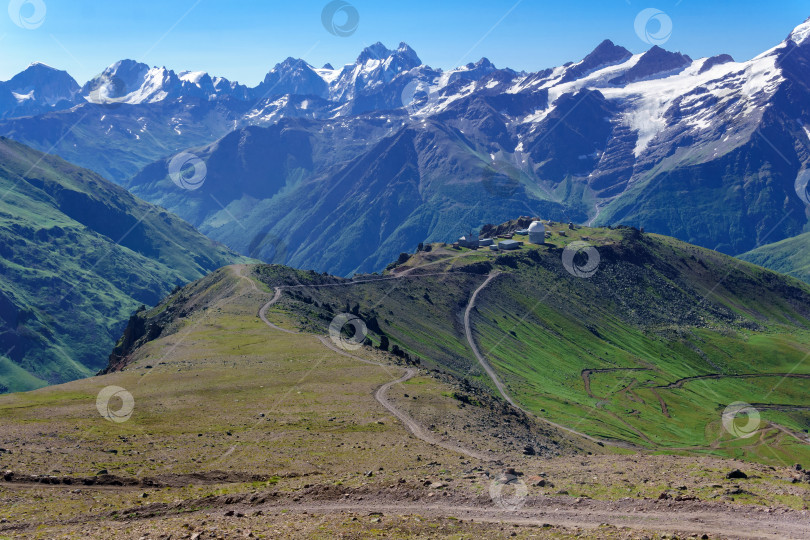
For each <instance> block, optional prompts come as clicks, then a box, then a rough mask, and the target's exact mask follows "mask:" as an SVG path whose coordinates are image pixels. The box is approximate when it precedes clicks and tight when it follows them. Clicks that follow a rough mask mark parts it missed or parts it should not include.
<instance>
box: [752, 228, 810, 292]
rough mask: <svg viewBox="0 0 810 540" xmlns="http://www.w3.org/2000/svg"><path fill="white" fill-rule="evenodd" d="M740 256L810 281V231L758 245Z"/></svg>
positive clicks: (807, 281)
mask: <svg viewBox="0 0 810 540" xmlns="http://www.w3.org/2000/svg"><path fill="white" fill-rule="evenodd" d="M738 258H740V259H742V260H744V261H748V262H752V263H754V264H758V265H759V266H763V267H765V268H769V269H771V270H774V271H776V272H781V273H783V274H787V275H789V276H793V277H795V278H799V279H801V280H802V281H804V282H806V283H810V233H804V234H800V235H798V236H794V237H793V238H786V239H785V240H780V241H779V242H774V243H773V244H767V245H764V246H761V247H758V248H756V249H753V250H751V251H749V252H747V253H743V254H742V255H738Z"/></svg>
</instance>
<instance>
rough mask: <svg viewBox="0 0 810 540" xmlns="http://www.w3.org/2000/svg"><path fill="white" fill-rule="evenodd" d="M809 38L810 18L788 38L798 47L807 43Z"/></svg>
mask: <svg viewBox="0 0 810 540" xmlns="http://www.w3.org/2000/svg"><path fill="white" fill-rule="evenodd" d="M808 37H810V18H808V19H807V20H805V21H804V22H803V23H802V24H800V25H799V26H797V27H796V28H794V29H793V31H792V32H791V33H790V35H789V36H788V40H790V41H792V42H793V43H795V44H796V45H802V44H803V43H805V42H806V41H807V38H808Z"/></svg>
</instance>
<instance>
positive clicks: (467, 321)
mask: <svg viewBox="0 0 810 540" xmlns="http://www.w3.org/2000/svg"><path fill="white" fill-rule="evenodd" d="M498 275H500V274H499V273H498V272H494V273H492V274H490V275H489V276H488V277H487V279H486V280H484V282H483V283H482V284H481V285H479V286H478V288H477V289H475V291H474V292H473V293H472V296H470V301H469V302H468V303H467V309H465V310H464V333H465V334H466V335H467V343H469V345H470V348H471V349H472V351H473V354H474V355H475V358H476V359H477V360H478V363H479V364H480V365H481V367H482V368H484V371H486V373H487V375H488V376H489V378H490V379H492V382H493V383H494V384H495V386H496V387H497V388H498V392H500V394H501V396H503V399H505V400H506V402H507V403H509V404H510V405H512V406H513V407H514V408H516V409H518V410H520V411H523V412H524V413H526V414H527V415H529V416H531V417H533V418H536V419H537V420H539V421H541V422H544V423H546V424H548V425H550V426H554V427H556V428H557V429H561V430H563V431H566V432H568V433H572V434H574V435H576V436H578V437H582V438H584V439H588V440H589V441H592V442H595V443H597V444H602V445H611V446H618V447H621V448H632V449H637V448H638V447H637V446H636V445H634V444H632V443H628V442H625V441H609V440H603V439H597V438H596V437H591V436H590V435H588V434H586V433H582V432H581V431H577V430H575V429H571V428H569V427H566V426H564V425H562V424H558V423H556V422H552V421H551V420H546V419H545V418H542V417H540V416H537V415H536V414H534V413H530V412H528V411H527V410H525V409H524V408H523V407H521V406H520V405H518V404H517V403H515V402H514V400H513V399H512V398H511V397H510V396H509V394H508V393H507V391H506V387H505V386H504V384H503V383H502V382H501V381H500V379H498V376H497V375H496V374H495V370H494V369H492V366H490V365H489V362H487V360H486V359H485V358H484V356H483V355H482V354H481V351H479V350H478V345H476V344H475V340H474V339H473V335H472V326H471V325H470V313H472V310H473V308H474V307H475V300H476V298H478V293H480V292H481V291H482V290H484V288H485V287H486V286H487V285H489V284H490V283H491V282H492V280H494V279H495V278H496V277H498Z"/></svg>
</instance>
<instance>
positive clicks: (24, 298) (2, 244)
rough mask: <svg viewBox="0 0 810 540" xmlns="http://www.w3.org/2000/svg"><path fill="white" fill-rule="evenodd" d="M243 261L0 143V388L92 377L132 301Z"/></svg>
mask: <svg viewBox="0 0 810 540" xmlns="http://www.w3.org/2000/svg"><path fill="white" fill-rule="evenodd" d="M242 259H243V258H242V257H240V256H237V255H235V254H234V253H233V252H231V251H229V250H228V249H227V248H225V247H224V246H221V245H219V244H216V243H214V242H212V241H210V240H209V239H207V238H205V237H204V236H202V235H201V234H200V233H198V232H197V231H196V230H194V229H193V228H192V227H191V226H189V225H188V224H187V223H185V222H183V221H182V220H180V219H179V218H177V217H176V216H174V215H172V214H169V213H168V212H166V211H165V210H163V209H161V208H159V207H156V206H153V205H151V204H148V203H145V202H143V201H141V200H139V199H136V198H135V197H133V196H132V195H130V194H129V193H127V192H126V190H124V189H122V188H119V187H116V186H114V185H113V184H111V183H110V182H108V181H106V180H104V179H103V178H101V177H100V176H98V175H97V174H95V173H92V172H90V171H88V170H85V169H80V168H77V167H75V166H73V165H71V164H70V163H67V162H65V161H63V160H61V159H59V158H56V157H52V156H48V155H46V154H42V153H40V152H37V151H35V150H32V149H30V148H28V147H26V146H23V145H21V144H19V143H16V142H13V141H11V140H8V139H0V392H9V391H11V392H13V391H19V390H28V389H31V388H37V387H40V386H44V385H45V384H52V383H59V382H64V381H67V380H71V379H76V378H79V377H84V376H88V375H91V374H93V373H95V372H96V371H98V370H99V369H100V368H102V367H104V365H106V361H107V356H108V354H109V351H110V349H111V348H112V346H113V344H114V343H115V340H116V339H117V338H118V336H120V334H121V331H122V329H123V327H124V325H125V323H126V321H127V319H128V318H129V316H130V315H131V314H132V312H133V311H134V310H135V309H136V308H138V306H140V305H142V304H146V305H153V304H156V303H157V302H158V301H159V300H160V299H161V298H162V297H164V296H165V295H166V294H167V293H168V292H170V291H171V290H172V289H173V288H174V287H175V286H177V285H180V284H183V283H186V282H188V281H190V280H194V279H197V278H200V277H201V276H203V275H205V274H207V273H209V272H210V271H212V270H214V269H216V268H218V267H220V266H222V265H225V264H229V263H231V262H234V261H239V260H242Z"/></svg>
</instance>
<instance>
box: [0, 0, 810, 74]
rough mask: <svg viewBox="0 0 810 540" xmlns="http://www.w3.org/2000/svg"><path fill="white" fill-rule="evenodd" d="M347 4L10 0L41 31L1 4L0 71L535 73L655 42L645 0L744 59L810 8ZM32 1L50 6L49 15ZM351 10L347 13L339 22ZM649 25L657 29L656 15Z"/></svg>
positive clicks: (441, 1) (668, 0)
mask: <svg viewBox="0 0 810 540" xmlns="http://www.w3.org/2000/svg"><path fill="white" fill-rule="evenodd" d="M345 1H346V2H348V3H350V4H351V6H353V7H354V9H355V10H356V12H357V14H358V16H359V23H358V25H357V28H356V31H354V32H353V33H352V34H351V35H348V36H345V37H341V36H336V35H333V34H331V33H329V32H328V31H327V29H326V28H325V27H324V25H323V24H322V22H321V14H322V11H323V9H324V6H326V5H327V4H328V2H327V1H325V0H318V1H310V0H286V1H278V0H241V1H239V2H234V1H233V0H227V1H226V0H163V1H157V0H138V1H128V0H116V1H106V2H102V1H98V0H11V2H10V3H9V2H8V0H3V3H4V4H5V3H9V5H10V6H11V9H10V10H9V11H11V12H13V13H21V14H22V19H19V18H17V20H16V23H20V22H21V21H22V24H23V25H26V23H25V21H26V20H27V21H28V22H27V25H28V26H35V28H32V29H26V28H22V27H20V26H19V25H18V24H15V21H14V20H13V19H12V17H11V15H10V14H9V13H8V12H6V10H0V50H1V51H2V54H0V79H2V80H6V79H8V78H10V77H11V76H13V75H14V74H15V73H17V72H19V71H21V70H22V69H25V67H26V66H27V65H28V64H30V63H31V62H33V61H40V62H44V63H46V64H49V65H52V66H54V67H57V68H60V69H65V70H67V71H68V72H69V73H70V74H71V75H73V76H74V77H75V78H76V79H77V80H78V81H79V83H83V82H85V81H86V80H87V79H89V78H90V77H92V76H93V75H95V74H97V73H98V72H100V71H101V70H103V69H104V67H106V66H108V65H109V64H111V63H113V62H115V61H117V60H120V59H122V58H133V59H136V60H140V61H143V62H146V63H148V64H150V65H158V66H166V67H168V68H171V69H174V70H176V71H181V70H204V71H208V72H209V73H211V74H212V75H219V76H224V77H228V78H229V79H232V80H238V81H240V82H242V83H245V84H249V85H254V84H256V83H258V82H259V81H260V80H261V79H262V78H263V77H264V74H265V73H266V72H267V71H268V70H269V69H270V68H271V67H272V66H273V65H274V64H275V63H277V62H278V61H280V60H283V59H284V58H286V57H287V56H293V57H297V58H303V59H305V60H307V61H308V62H310V63H311V64H313V65H316V66H321V65H323V64H324V63H326V62H331V63H332V64H333V65H335V66H336V67H337V66H338V65H342V64H345V63H349V62H352V61H354V59H355V58H356V57H357V54H358V53H359V51H360V50H362V48H363V47H365V46H367V45H369V44H371V43H374V42H376V41H382V42H383V43H385V44H386V45H387V46H388V47H390V48H394V47H395V46H396V45H397V44H398V43H399V42H400V41H405V42H407V43H408V44H409V45H411V46H412V47H413V48H414V49H415V50H416V51H417V53H418V54H419V56H420V58H421V59H422V61H423V62H425V63H426V64H429V65H431V66H434V67H441V68H450V67H453V66H456V65H460V64H464V63H467V62H470V61H476V60H478V59H479V58H481V57H482V56H486V57H488V58H489V59H490V60H492V61H493V62H494V63H495V64H496V65H497V66H499V67H503V66H509V67H512V68H514V69H518V70H521V69H522V70H530V71H535V70H539V69H542V68H546V67H551V66H555V65H560V64H562V63H565V62H567V61H577V60H579V59H581V58H582V57H583V56H584V55H585V54H587V53H588V52H589V51H590V50H592V49H593V47H594V46H596V45H597V44H598V43H599V42H600V41H601V40H602V39H605V38H609V39H611V40H613V41H614V42H615V43H617V44H620V45H623V46H624V47H627V48H628V49H630V50H631V51H633V52H641V51H644V50H645V49H647V48H649V47H650V46H651V45H650V44H648V43H645V42H644V41H643V40H642V39H641V38H640V37H639V36H638V35H637V33H636V31H635V29H634V23H635V20H636V17H637V15H638V14H639V12H641V11H642V10H643V9H646V8H656V9H657V10H659V11H660V12H663V13H664V14H665V15H666V17H668V18H669V19H670V20H671V21H672V32H671V35H670V36H669V39H668V40H667V41H666V43H664V44H663V46H664V47H665V48H666V49H670V50H679V51H681V52H684V53H686V54H689V55H690V56H692V57H693V58H698V57H701V56H710V55H713V54H718V53H721V52H727V53H729V54H731V55H732V56H734V57H735V59H738V60H741V59H748V58H751V57H752V56H756V55H757V54H759V53H760V52H762V51H764V50H766V49H768V48H770V47H772V46H774V45H776V44H777V43H779V42H780V41H781V40H782V39H784V38H785V37H786V35H787V34H788V33H789V32H790V30H791V29H792V28H793V27H795V26H796V25H798V24H799V23H801V22H802V21H803V20H804V19H806V18H807V17H808V16H810V1H808V0H803V1H798V0H778V1H776V2H764V1H762V0H758V1H751V0H735V1H726V0H714V1H711V2H707V1H698V0H680V1H679V0H654V1H647V0H644V1H639V0H567V1H557V0H552V1H540V0H522V1H519V2H518V1H517V0H511V1H499V0H489V1H478V0H463V1H460V0H431V1H425V0H411V1H409V2H392V1H387V0H345ZM31 2H41V3H42V5H44V6H45V12H44V13H45V15H44V18H42V17H40V16H39V14H36V9H35V5H34V4H33V3H31ZM19 4H23V5H22V7H21V8H20V9H16V6H18V5H19ZM35 14H36V15H35ZM345 17H346V11H339V12H338V13H337V15H336V18H335V21H336V24H337V25H338V26H340V25H341V24H343V22H344V21H345ZM659 20H660V19H659ZM650 24H651V25H652V26H651V27H648V28H649V29H650V30H649V31H651V32H652V33H653V34H655V33H656V31H657V29H658V26H657V25H658V24H659V23H658V22H656V21H652V22H651V23H650Z"/></svg>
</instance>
